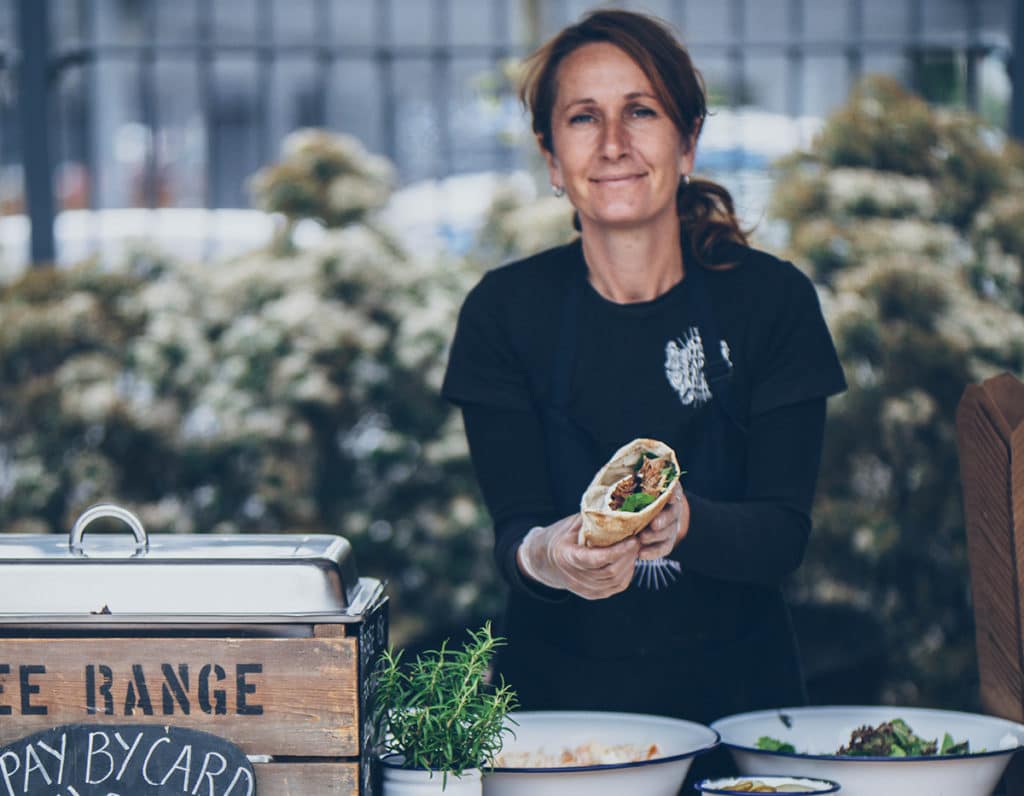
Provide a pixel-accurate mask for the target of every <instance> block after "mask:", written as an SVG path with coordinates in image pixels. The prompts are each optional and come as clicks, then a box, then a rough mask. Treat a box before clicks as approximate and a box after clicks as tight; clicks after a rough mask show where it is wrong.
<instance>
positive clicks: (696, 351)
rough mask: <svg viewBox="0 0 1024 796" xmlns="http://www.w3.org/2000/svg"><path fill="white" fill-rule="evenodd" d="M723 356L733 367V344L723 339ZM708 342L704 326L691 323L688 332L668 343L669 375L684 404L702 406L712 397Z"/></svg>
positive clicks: (666, 375)
mask: <svg viewBox="0 0 1024 796" xmlns="http://www.w3.org/2000/svg"><path fill="white" fill-rule="evenodd" d="M719 344H720V346H721V351H722V359H724V360H725V361H726V363H727V364H728V365H729V366H730V367H732V360H731V359H730V358H729V344H728V343H726V342H725V340H720V341H719ZM705 360H706V358H705V356H704V342H703V341H702V340H701V337H700V330H699V329H698V328H697V327H696V326H691V327H690V328H689V329H688V330H687V331H686V334H685V335H683V336H682V337H677V338H676V339H675V340H669V341H668V342H667V343H666V344H665V378H667V379H668V383H669V384H671V385H672V389H674V390H675V391H676V392H677V393H679V400H680V401H682V402H683V405H685V406H690V405H691V404H695V405H696V406H700V405H701V404H705V403H707V402H708V401H710V400H711V387H709V386H708V380H707V379H706V378H705V377H704V362H705Z"/></svg>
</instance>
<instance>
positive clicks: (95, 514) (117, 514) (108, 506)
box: [68, 503, 149, 554]
mask: <svg viewBox="0 0 1024 796" xmlns="http://www.w3.org/2000/svg"><path fill="white" fill-rule="evenodd" d="M106 517H111V518H113V519H115V520H121V521H122V522H124V524H125V525H127V526H128V527H129V528H131V531H132V534H133V535H134V536H135V552H136V554H138V553H142V552H144V551H146V550H149V537H148V536H147V535H146V529H145V528H143V527H142V522H140V521H139V518H138V517H136V516H135V515H134V514H132V513H131V512H130V511H128V509H123V508H121V507H120V506H116V505H114V504H113V503H97V504H96V505H95V506H91V507H89V508H88V509H86V510H85V513H84V514H83V515H82V516H81V517H79V518H78V519H77V520H75V524H74V525H73V526H71V533H70V534H69V536H68V548H69V549H70V550H71V552H72V553H77V554H82V553H84V552H85V551H84V550H83V548H82V537H83V536H85V528H86V526H87V525H89V523H91V522H92V521H93V520H99V519H103V518H106Z"/></svg>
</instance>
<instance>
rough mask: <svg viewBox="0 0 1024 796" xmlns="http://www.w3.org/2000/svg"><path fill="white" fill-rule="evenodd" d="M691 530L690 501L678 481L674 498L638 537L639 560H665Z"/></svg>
mask: <svg viewBox="0 0 1024 796" xmlns="http://www.w3.org/2000/svg"><path fill="white" fill-rule="evenodd" d="M689 530H690V501H688V500H687V499H686V494H685V493H684V492H683V488H682V487H681V486H680V485H679V481H678V480H677V481H676V482H675V484H674V485H673V486H672V497H670V498H669V500H668V503H666V504H665V508H663V509H662V510H661V511H659V512H658V515H657V516H656V517H655V518H654V519H653V520H651V521H650V522H649V523H648V524H647V527H646V528H644V529H643V530H642V531H640V533H638V534H637V535H636V539H637V541H639V542H640V552H639V555H638V556H637V558H643V559H646V560H652V559H655V558H664V557H665V556H667V555H668V554H669V553H671V552H672V551H673V550H675V549H676V545H677V544H679V543H680V542H681V541H683V539H684V538H686V532H687V531H689Z"/></svg>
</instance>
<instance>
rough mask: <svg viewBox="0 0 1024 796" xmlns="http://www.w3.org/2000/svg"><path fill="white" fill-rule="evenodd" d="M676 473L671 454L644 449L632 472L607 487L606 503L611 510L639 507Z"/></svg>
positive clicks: (642, 506)
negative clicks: (609, 487) (659, 454)
mask: <svg viewBox="0 0 1024 796" xmlns="http://www.w3.org/2000/svg"><path fill="white" fill-rule="evenodd" d="M677 475H678V473H677V472H676V466H675V464H673V462H672V459H671V458H669V457H668V456H658V455H657V454H656V453H652V452H651V451H646V450H645V451H644V452H643V453H642V454H641V455H640V457H639V458H638V459H637V462H636V464H635V465H633V472H632V473H631V474H630V475H627V476H626V477H625V478H623V479H622V480H621V481H619V482H618V483H617V484H616V485H615V488H614V489H613V490H612V491H611V494H610V495H609V497H608V507H609V508H611V509H614V510H615V511H640V510H641V509H643V508H644V507H645V506H649V505H650V504H651V503H653V502H654V501H655V500H656V499H657V497H658V495H660V494H661V493H662V492H664V491H665V490H666V489H668V488H669V487H670V486H671V485H672V482H673V481H674V480H675V478H676V476H677Z"/></svg>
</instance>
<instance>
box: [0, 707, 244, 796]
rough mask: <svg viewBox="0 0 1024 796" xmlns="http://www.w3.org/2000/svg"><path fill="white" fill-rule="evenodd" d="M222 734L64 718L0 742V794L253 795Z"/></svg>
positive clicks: (239, 756)
mask: <svg viewBox="0 0 1024 796" xmlns="http://www.w3.org/2000/svg"><path fill="white" fill-rule="evenodd" d="M255 793H256V776H255V774H254V773H253V770H252V765H251V764H250V763H249V760H248V758H247V757H246V756H245V755H244V754H243V753H242V751H241V750H240V749H239V748H238V747H236V746H234V745H233V744H231V743H228V742H227V741H225V740H224V739H223V738H219V737H217V736H216V735H211V734H210V733H206V732H199V731H198V730H190V729H186V728H184V727H169V726H166V725H152V724H66V725H64V726H61V727H54V728H53V729H50V730H46V731H44V732H38V733H36V734H35V735H29V736H28V737H26V738H21V739H20V740H17V741H15V742H14V743H11V744H8V745H7V746H4V747H0V796H186V794H187V796H254V794H255Z"/></svg>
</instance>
